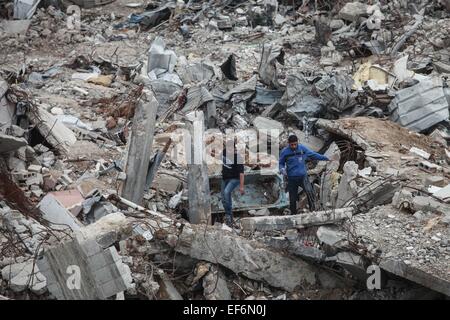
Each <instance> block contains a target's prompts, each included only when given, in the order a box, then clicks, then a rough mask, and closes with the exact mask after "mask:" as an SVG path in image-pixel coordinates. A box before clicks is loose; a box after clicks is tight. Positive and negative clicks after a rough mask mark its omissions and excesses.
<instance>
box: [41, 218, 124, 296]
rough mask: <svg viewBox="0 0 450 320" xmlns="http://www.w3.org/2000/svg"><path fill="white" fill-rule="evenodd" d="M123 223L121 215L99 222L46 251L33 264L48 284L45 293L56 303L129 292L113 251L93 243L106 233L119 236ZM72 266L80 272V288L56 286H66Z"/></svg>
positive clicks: (118, 258)
mask: <svg viewBox="0 0 450 320" xmlns="http://www.w3.org/2000/svg"><path fill="white" fill-rule="evenodd" d="M124 223H125V225H126V219H125V216H124V215H122V214H116V215H111V217H108V218H106V217H105V219H100V220H99V221H97V222H96V223H93V224H91V225H89V226H88V227H85V228H81V229H79V230H78V231H77V232H76V234H75V238H74V239H72V240H70V241H66V242H63V243H61V244H59V245H58V246H54V247H50V248H48V249H47V250H46V251H45V253H44V256H43V257H41V258H40V259H38V260H37V264H38V266H39V268H40V270H41V272H42V273H43V274H44V275H45V276H46V277H47V279H48V281H49V288H48V289H49V291H50V292H51V293H52V294H53V295H54V296H55V297H56V298H57V299H60V300H80V299H84V300H92V299H106V298H109V297H111V296H113V295H115V294H117V293H119V292H122V291H125V290H127V289H128V288H130V286H131V281H132V278H131V272H130V269H129V268H128V266H126V265H124V264H123V263H122V259H121V257H120V256H119V254H118V253H117V250H116V248H115V247H113V246H111V247H107V248H103V247H102V246H101V245H100V244H99V243H98V242H97V240H96V238H97V237H99V236H102V235H105V234H107V233H110V232H116V231H117V232H118V233H120V232H119V230H122V229H121V228H125V226H124ZM123 230H125V229H123ZM124 232H125V231H124ZM110 245H111V243H110ZM73 266H76V267H77V270H78V271H79V272H80V273H79V274H80V276H81V279H80V286H79V287H78V288H76V287H75V288H68V287H67V286H65V285H63V286H59V285H58V284H60V283H63V284H66V283H68V277H69V276H70V275H71V274H72V273H73V272H75V271H76V270H73ZM68 268H72V269H68ZM61 270H70V272H68V273H65V272H61ZM55 284H56V285H55Z"/></svg>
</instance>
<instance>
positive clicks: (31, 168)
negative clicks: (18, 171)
mask: <svg viewBox="0 0 450 320" xmlns="http://www.w3.org/2000/svg"><path fill="white" fill-rule="evenodd" d="M28 171H30V172H37V173H40V172H41V171H42V166H38V165H35V164H32V165H30V166H29V167H28Z"/></svg>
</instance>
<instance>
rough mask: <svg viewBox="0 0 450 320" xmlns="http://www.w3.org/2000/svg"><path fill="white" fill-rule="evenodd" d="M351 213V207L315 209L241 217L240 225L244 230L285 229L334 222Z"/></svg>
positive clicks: (348, 216)
mask: <svg viewBox="0 0 450 320" xmlns="http://www.w3.org/2000/svg"><path fill="white" fill-rule="evenodd" d="M352 215H353V208H340V209H336V210H326V211H315V212H311V213H305V214H296V215H291V216H268V217H254V218H242V219H241V226H242V229H243V230H245V231H256V230H258V231H269V230H287V229H291V228H298V227H305V226H312V225H321V224H329V223H335V222H338V221H341V220H345V219H349V218H351V217H352Z"/></svg>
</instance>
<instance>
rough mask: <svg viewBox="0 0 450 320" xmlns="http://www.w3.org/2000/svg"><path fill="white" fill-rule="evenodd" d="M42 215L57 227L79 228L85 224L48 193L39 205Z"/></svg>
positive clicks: (73, 229)
mask: <svg viewBox="0 0 450 320" xmlns="http://www.w3.org/2000/svg"><path fill="white" fill-rule="evenodd" d="M38 207H39V209H40V211H41V212H42V217H43V218H44V219H46V220H47V221H49V222H50V223H52V224H53V227H54V228H55V229H62V230H64V229H66V228H67V227H69V228H70V229H72V231H76V230H79V229H80V228H81V227H82V226H83V224H82V223H81V222H80V221H78V219H77V218H75V217H74V216H73V215H72V214H71V213H70V212H69V211H68V210H67V209H66V208H65V207H64V205H63V204H61V203H60V202H59V201H58V200H57V199H56V198H55V197H54V196H53V195H52V194H47V195H46V196H45V197H44V198H43V199H42V200H41V202H39V205H38Z"/></svg>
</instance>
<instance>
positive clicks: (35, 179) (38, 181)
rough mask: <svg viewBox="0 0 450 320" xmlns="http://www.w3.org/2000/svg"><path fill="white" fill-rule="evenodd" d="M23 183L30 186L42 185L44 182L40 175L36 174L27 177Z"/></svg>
mask: <svg viewBox="0 0 450 320" xmlns="http://www.w3.org/2000/svg"><path fill="white" fill-rule="evenodd" d="M25 183H26V184H27V186H31V185H42V184H43V183H44V180H43V179H42V174H40V173H36V175H34V176H32V177H29V178H28V179H27V180H26V181H25Z"/></svg>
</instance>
